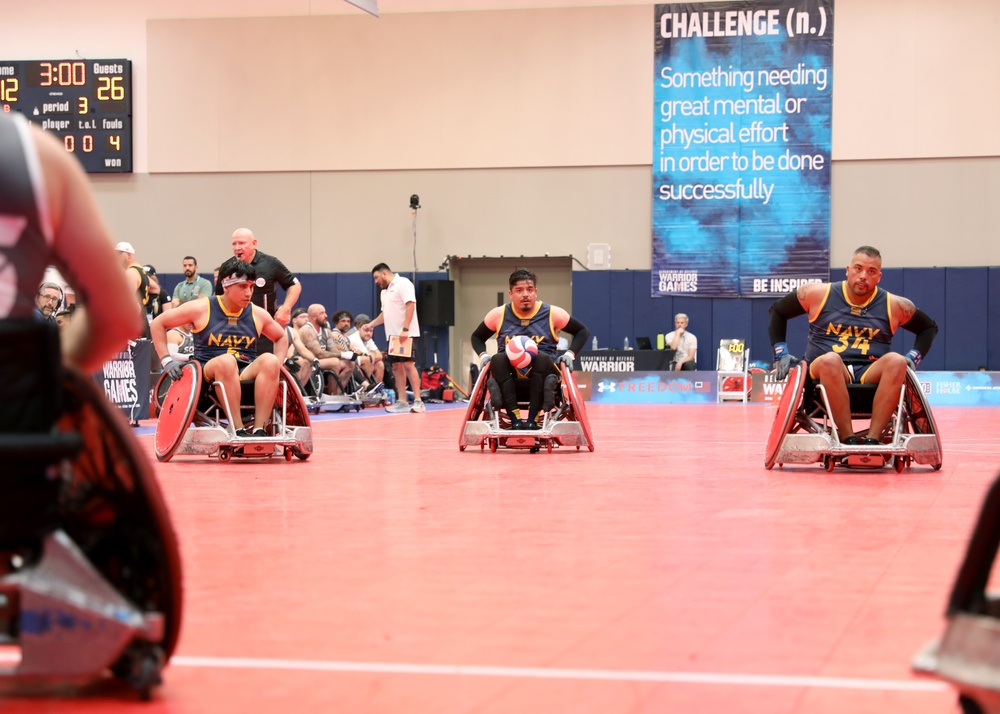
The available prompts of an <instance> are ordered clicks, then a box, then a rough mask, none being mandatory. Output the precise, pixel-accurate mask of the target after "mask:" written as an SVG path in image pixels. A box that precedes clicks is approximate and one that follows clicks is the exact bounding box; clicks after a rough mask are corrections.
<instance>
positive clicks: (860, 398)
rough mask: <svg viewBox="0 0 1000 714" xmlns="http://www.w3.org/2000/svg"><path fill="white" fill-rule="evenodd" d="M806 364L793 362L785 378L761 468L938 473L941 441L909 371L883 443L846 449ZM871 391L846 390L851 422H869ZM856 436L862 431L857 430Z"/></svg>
mask: <svg viewBox="0 0 1000 714" xmlns="http://www.w3.org/2000/svg"><path fill="white" fill-rule="evenodd" d="M808 374H809V363H808V362H805V361H800V362H798V363H797V364H796V365H795V366H793V367H792V368H791V369H790V370H789V372H788V381H787V382H786V383H785V389H784V392H783V393H782V395H781V401H780V402H779V404H778V413H777V414H776V415H775V418H774V423H773V424H772V425H771V433H770V435H769V437H768V440H767V447H766V451H765V455H764V466H765V467H766V468H767V469H771V468H773V467H774V465H775V464H778V465H779V466H781V465H784V464H812V463H817V462H819V463H820V464H822V466H823V467H824V468H825V469H826V470H827V471H833V470H834V468H836V467H837V466H838V465H843V466H849V467H853V468H868V469H874V468H882V467H884V466H886V465H892V467H893V468H894V469H895V470H896V472H897V473H901V472H902V471H903V469H905V468H906V467H908V466H910V465H911V464H913V463H917V464H925V465H929V466H931V467H932V468H933V469H935V470H937V469H940V468H941V440H940V438H939V436H938V431H937V426H936V425H935V423H934V417H933V415H932V414H931V410H930V406H929V405H928V404H927V400H926V399H925V397H924V394H923V391H922V390H921V388H920V382H919V381H917V375H916V374H914V372H913V370H911V369H908V370H907V371H906V380H905V381H904V382H903V385H902V387H900V394H899V403H898V405H897V407H896V410H895V412H894V414H893V417H892V418H891V419H890V421H889V426H888V430H887V432H886V433H885V434H884V435H883V443H880V444H877V445H863V444H862V445H847V444H844V443H842V442H841V440H840V436H839V434H838V433H837V427H836V425H835V424H834V423H833V419H832V418H831V417H830V406H829V402H828V400H827V396H826V390H825V389H824V388H823V386H822V385H820V384H818V383H817V382H814V381H813V380H812V379H809V378H808ZM875 389H876V387H875V385H863V384H850V385H848V387H847V392H848V395H849V396H850V400H851V417H852V418H855V419H870V418H871V410H872V399H873V397H874V396H875ZM856 433H857V434H858V435H859V436H863V435H865V434H866V430H858V431H857V432H856Z"/></svg>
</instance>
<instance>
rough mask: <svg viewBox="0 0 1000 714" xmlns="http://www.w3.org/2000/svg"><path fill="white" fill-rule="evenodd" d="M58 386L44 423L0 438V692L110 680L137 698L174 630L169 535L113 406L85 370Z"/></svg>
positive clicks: (152, 485) (176, 609) (174, 573)
mask: <svg viewBox="0 0 1000 714" xmlns="http://www.w3.org/2000/svg"><path fill="white" fill-rule="evenodd" d="M54 354H56V355H58V349H56V351H55V353H54ZM62 386H63V389H62V390H61V394H60V395H59V396H58V400H61V402H62V406H61V408H60V409H59V415H58V418H57V420H56V422H55V428H54V429H52V430H51V431H48V432H28V433H23V432H20V433H4V434H2V435H0V460H2V463H3V473H2V475H0V696H2V695H3V694H4V693H5V692H8V691H12V692H13V693H19V692H20V691H21V690H25V689H26V690H29V691H34V690H41V692H42V693H45V692H47V691H48V688H50V687H53V686H58V687H60V688H65V687H66V686H68V685H72V686H84V685H92V684H94V683H108V682H109V681H114V680H120V681H122V682H125V683H127V684H128V685H129V686H131V687H132V688H133V689H135V690H136V691H137V692H138V693H139V695H140V697H142V698H143V699H148V698H149V697H150V696H151V693H152V690H153V688H154V687H155V686H156V685H158V684H160V682H161V677H160V674H161V670H162V669H163V666H164V665H165V664H166V663H167V661H168V660H169V659H170V656H171V654H172V653H173V651H174V648H175V647H176V645H177V639H178V634H179V631H180V622H181V605H182V603H181V600H182V595H181V564H180V554H179V551H178V546H177V539H176V536H175V535H174V531H173V528H172V527H171V524H170V519H169V516H168V513H167V509H166V505H165V503H164V501H163V497H162V495H161V493H160V489H159V486H158V485H157V482H156V480H155V477H154V475H153V472H152V469H151V468H150V465H149V462H148V461H147V459H146V457H145V455H144V454H143V452H142V449H141V448H140V447H139V446H138V444H137V443H136V441H135V438H134V437H133V435H132V433H131V429H130V428H129V427H128V425H127V424H126V422H125V419H124V418H123V417H122V415H121V414H120V413H117V412H118V410H117V409H115V408H114V407H113V406H111V404H110V403H109V402H108V401H107V399H106V398H105V396H104V394H102V393H101V392H100V391H99V390H98V389H97V388H96V386H95V385H94V383H93V382H92V381H91V380H90V379H87V378H86V377H83V376H80V375H78V374H74V373H64V377H63V384H62Z"/></svg>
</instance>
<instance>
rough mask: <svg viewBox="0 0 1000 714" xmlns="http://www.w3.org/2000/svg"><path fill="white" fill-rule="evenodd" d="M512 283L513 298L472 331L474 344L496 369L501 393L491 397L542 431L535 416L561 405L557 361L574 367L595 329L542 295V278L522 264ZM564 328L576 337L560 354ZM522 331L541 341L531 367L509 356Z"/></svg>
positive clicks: (523, 425) (519, 423) (520, 422)
mask: <svg viewBox="0 0 1000 714" xmlns="http://www.w3.org/2000/svg"><path fill="white" fill-rule="evenodd" d="M507 282H508V284H509V287H510V291H509V293H508V294H509V296H510V302H509V303H507V304H506V305H501V306H500V307H495V308H493V309H492V310H490V311H489V312H488V313H486V317H485V318H484V319H483V321H482V322H481V323H479V327H477V328H476V331H475V332H473V333H472V339H471V342H472V347H473V349H475V350H476V352H477V353H478V354H479V361H480V364H481V366H485V365H486V362H489V363H490V373H491V375H492V376H493V380H494V381H495V382H496V384H497V387H498V388H499V394H490V400H491V401H492V402H493V403H495V404H502V405H503V407H504V409H505V410H506V411H507V414H508V415H509V416H510V421H511V425H512V427H513V428H514V429H540V428H541V426H540V425H539V424H538V423H537V422H536V421H535V418H536V417H537V416H538V415H539V414H540V413H541V412H547V411H550V410H551V409H552V407H553V406H554V403H555V390H556V386H557V385H558V383H559V377H558V368H557V367H556V364H558V363H560V362H561V363H565V364H566V366H567V367H569V369H570V370H572V369H573V359H574V357H576V353H577V352H579V351H580V350H582V349H583V348H584V346H585V345H586V344H587V338H588V337H589V336H590V331H589V330H588V329H587V327H586V326H585V325H584V324H583V323H582V322H580V321H579V320H577V319H576V318H575V317H573V316H572V315H570V314H569V313H568V312H567V311H566V310H564V309H563V308H561V307H558V306H556V305H549V304H548V303H546V302H542V301H540V300H539V299H538V289H537V288H536V287H535V286H536V284H537V282H538V281H537V278H536V277H535V274H534V273H532V272H530V271H528V270H525V269H524V268H518V269H517V270H515V271H514V272H513V273H511V274H510V278H509V279H508V281H507ZM560 331H565V332H567V333H569V334H570V335H572V336H573V341H572V342H571V343H570V346H569V349H568V350H567V351H566V352H565V353H563V354H562V355H560V356H558V357H557V353H558V346H559V332H560ZM517 335H526V336H528V337H531V338H532V339H533V340H534V341H535V344H536V345H538V354H537V355H536V356H535V358H534V361H533V362H532V364H531V367H530V368H529V369H528V370H525V371H522V370H518V369H515V368H514V367H513V366H512V365H511V363H510V360H509V359H508V358H507V352H506V349H505V347H506V345H507V342H509V341H510V339H511V338H512V337H515V336H517ZM491 337H496V340H497V353H496V354H495V355H493V356H492V357H490V356H489V355H488V354H487V352H486V340H488V339H489V338H491ZM522 380H523V381H526V382H527V383H528V393H529V400H528V414H527V417H526V418H525V419H522V418H521V412H520V409H519V408H518V406H517V384H518V383H519V382H522Z"/></svg>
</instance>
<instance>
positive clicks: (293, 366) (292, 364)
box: [285, 357, 299, 374]
mask: <svg viewBox="0 0 1000 714" xmlns="http://www.w3.org/2000/svg"><path fill="white" fill-rule="evenodd" d="M285 369H287V370H288V372H289V374H298V373H299V361H298V360H297V359H294V358H292V357H289V358H288V359H286V360H285Z"/></svg>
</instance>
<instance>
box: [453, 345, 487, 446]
mask: <svg viewBox="0 0 1000 714" xmlns="http://www.w3.org/2000/svg"><path fill="white" fill-rule="evenodd" d="M489 377H490V365H489V363H487V364H486V366H485V367H483V368H482V370H480V372H479V378H478V379H476V384H475V386H474V387H473V388H472V395H471V396H470V397H469V406H468V407H466V409H465V419H464V420H463V421H462V429H461V431H459V433H458V450H459V451H465V445H464V444H463V443H462V440H463V437H464V436H465V424H466V423H467V422H470V421H479V420H480V419H481V418H483V410H484V409H485V407H486V380H488V379H489Z"/></svg>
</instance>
